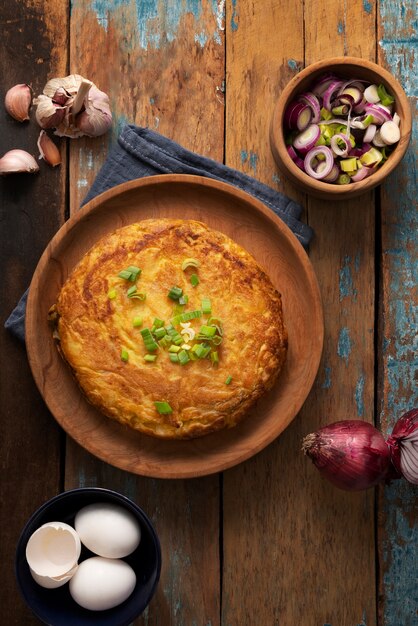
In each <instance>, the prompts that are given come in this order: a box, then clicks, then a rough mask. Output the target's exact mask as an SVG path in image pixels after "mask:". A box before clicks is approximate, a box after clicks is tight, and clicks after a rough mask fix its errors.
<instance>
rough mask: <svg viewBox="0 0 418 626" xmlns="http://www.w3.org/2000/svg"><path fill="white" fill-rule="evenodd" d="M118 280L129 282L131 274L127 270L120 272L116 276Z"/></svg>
mask: <svg viewBox="0 0 418 626" xmlns="http://www.w3.org/2000/svg"><path fill="white" fill-rule="evenodd" d="M118 276H119V278H123V279H124V280H131V276H132V272H130V271H129V270H122V271H121V272H119V274H118Z"/></svg>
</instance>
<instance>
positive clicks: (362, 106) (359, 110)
mask: <svg viewBox="0 0 418 626" xmlns="http://www.w3.org/2000/svg"><path fill="white" fill-rule="evenodd" d="M366 105H367V100H366V99H365V98H362V99H361V100H360V102H359V103H358V104H356V105H355V106H354V107H353V111H354V113H364V111H365V110H366Z"/></svg>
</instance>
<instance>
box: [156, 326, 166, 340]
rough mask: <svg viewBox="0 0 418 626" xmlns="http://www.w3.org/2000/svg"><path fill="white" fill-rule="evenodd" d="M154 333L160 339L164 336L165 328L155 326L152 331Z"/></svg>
mask: <svg viewBox="0 0 418 626" xmlns="http://www.w3.org/2000/svg"><path fill="white" fill-rule="evenodd" d="M154 335H155V336H156V337H157V339H162V338H163V337H165V328H156V329H155V331H154Z"/></svg>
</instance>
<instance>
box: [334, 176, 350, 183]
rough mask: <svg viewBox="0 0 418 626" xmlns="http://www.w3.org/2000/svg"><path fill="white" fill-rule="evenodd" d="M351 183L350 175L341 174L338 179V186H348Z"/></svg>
mask: <svg viewBox="0 0 418 626" xmlns="http://www.w3.org/2000/svg"><path fill="white" fill-rule="evenodd" d="M350 182H351V178H350V177H349V175H348V174H340V175H339V176H338V178H337V184H338V185H347V184H348V183H350Z"/></svg>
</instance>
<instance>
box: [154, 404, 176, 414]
mask: <svg viewBox="0 0 418 626" xmlns="http://www.w3.org/2000/svg"><path fill="white" fill-rule="evenodd" d="M154 404H155V408H156V409H157V411H158V413H160V415H166V414H168V413H172V412H173V409H172V408H171V406H170V405H169V404H168V402H154Z"/></svg>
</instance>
